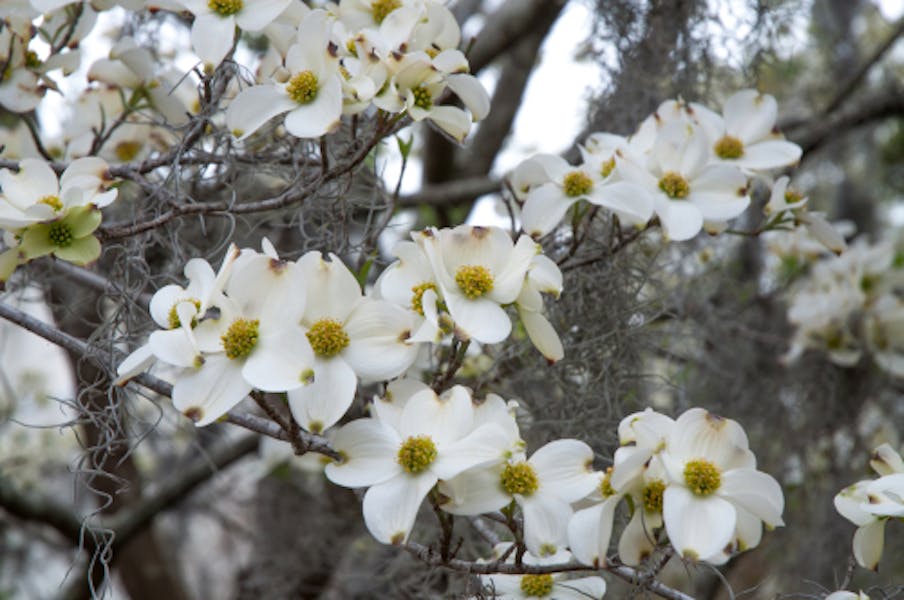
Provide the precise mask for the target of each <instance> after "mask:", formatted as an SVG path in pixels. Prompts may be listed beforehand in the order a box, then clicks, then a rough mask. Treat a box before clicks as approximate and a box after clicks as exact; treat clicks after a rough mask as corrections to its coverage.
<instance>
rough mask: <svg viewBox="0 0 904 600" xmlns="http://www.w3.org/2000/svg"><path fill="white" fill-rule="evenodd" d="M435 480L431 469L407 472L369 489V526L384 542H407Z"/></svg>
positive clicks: (366, 508) (366, 518)
mask: <svg viewBox="0 0 904 600" xmlns="http://www.w3.org/2000/svg"><path fill="white" fill-rule="evenodd" d="M435 484H436V476H435V475H433V474H432V473H430V472H429V471H427V472H424V473H421V474H420V475H415V476H411V475H408V474H407V473H403V474H402V475H399V476H398V477H394V478H392V479H390V480H389V481H385V482H383V483H380V484H377V485H375V486H373V487H372V488H370V489H369V490H367V493H366V494H364V506H363V508H364V523H365V524H366V525H367V530H368V531H370V533H371V535H373V536H374V537H375V538H377V540H378V541H380V542H382V543H384V544H403V543H405V542H406V541H407V540H408V535H409V534H410V533H411V528H412V527H413V526H414V520H415V519H416V518H417V511H418V509H419V508H420V507H421V502H423V501H424V497H425V496H426V495H427V492H429V491H430V489H431V488H432V487H433V486H434V485H435Z"/></svg>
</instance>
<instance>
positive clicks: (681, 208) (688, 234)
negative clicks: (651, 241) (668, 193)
mask: <svg viewBox="0 0 904 600" xmlns="http://www.w3.org/2000/svg"><path fill="white" fill-rule="evenodd" d="M656 214H657V215H659V221H660V222H661V223H662V229H663V232H664V233H665V235H666V237H667V238H668V239H670V240H674V241H676V242H681V241H684V240H689V239H691V238H692V237H694V236H695V235H697V234H698V233H700V230H701V229H702V228H703V215H702V214H701V213H700V209H699V208H697V207H696V206H694V205H693V204H691V203H690V202H685V201H683V200H674V201H673V200H667V199H665V200H657V201H656Z"/></svg>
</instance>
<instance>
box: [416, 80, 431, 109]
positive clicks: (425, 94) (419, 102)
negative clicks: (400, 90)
mask: <svg viewBox="0 0 904 600" xmlns="http://www.w3.org/2000/svg"><path fill="white" fill-rule="evenodd" d="M411 93H412V94H413V95H414V105H415V106H417V107H418V108H422V109H424V110H430V109H431V108H433V96H432V95H431V94H430V90H428V89H427V88H426V87H424V86H422V85H419V86H417V87H416V88H411Z"/></svg>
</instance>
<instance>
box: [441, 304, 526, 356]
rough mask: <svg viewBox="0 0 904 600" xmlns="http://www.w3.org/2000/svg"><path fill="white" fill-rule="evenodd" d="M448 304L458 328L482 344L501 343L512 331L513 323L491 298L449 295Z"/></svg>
mask: <svg viewBox="0 0 904 600" xmlns="http://www.w3.org/2000/svg"><path fill="white" fill-rule="evenodd" d="M446 304H447V306H448V307H449V313H450V314H451V315H452V319H453V320H454V321H455V325H456V327H458V328H459V329H461V330H462V331H463V332H464V333H465V335H466V336H468V337H472V338H474V339H475V340H477V341H478V342H480V343H482V344H495V343H497V342H501V341H502V340H504V339H505V338H507V337H508V336H509V333H511V331H512V321H511V319H509V316H508V315H507V314H506V312H505V310H503V308H502V307H501V306H499V305H498V304H496V303H495V302H493V301H492V300H490V299H489V298H477V299H475V300H471V299H469V298H466V297H464V296H460V295H458V294H448V295H447V296H446Z"/></svg>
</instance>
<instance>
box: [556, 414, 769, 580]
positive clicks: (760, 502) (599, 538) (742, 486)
mask: <svg viewBox="0 0 904 600" xmlns="http://www.w3.org/2000/svg"><path fill="white" fill-rule="evenodd" d="M618 433H619V439H620V441H621V444H622V446H621V447H620V448H619V449H618V450H617V451H616V453H615V456H614V462H613V465H612V467H611V468H610V469H608V470H607V471H606V472H605V473H600V474H599V475H600V477H599V485H598V486H597V489H596V490H595V492H594V494H593V496H592V497H591V505H590V506H589V507H587V508H583V509H581V510H579V511H578V512H576V513H575V514H574V516H573V517H572V518H571V520H570V522H569V525H568V542H569V545H570V547H571V551H572V553H573V554H574V555H575V557H576V558H577V559H578V560H580V561H581V562H583V563H586V564H589V565H595V566H602V565H605V564H606V556H607V555H608V549H609V542H610V539H611V535H612V526H613V518H614V515H615V510H616V508H617V507H618V505H620V504H621V503H622V501H623V500H625V501H626V504H627V506H628V508H629V512H630V514H631V519H630V521H629V523H628V525H627V526H626V527H625V529H624V530H623V532H622V534H621V537H620V539H619V543H618V556H619V560H621V562H623V563H625V564H628V565H637V564H639V563H640V562H641V561H642V560H643V559H644V558H646V557H647V556H649V555H650V554H651V553H652V551H653V550H654V549H655V547H656V545H657V543H658V541H660V540H662V539H663V533H664V535H665V536H666V537H667V539H668V541H669V543H670V544H671V546H672V547H673V548H674V549H675V551H676V552H677V553H678V554H680V555H681V556H682V557H684V558H688V559H691V560H697V561H704V562H707V563H710V564H723V563H725V562H726V561H727V560H728V559H729V558H730V557H731V556H732V555H733V554H735V553H737V552H742V551H744V550H748V549H750V548H754V547H755V546H757V545H758V544H759V542H760V539H761V536H762V531H763V526H764V525H765V526H766V527H768V528H773V527H778V526H780V525H783V522H782V511H783V509H784V496H783V495H782V490H781V487H780V486H779V484H778V482H777V481H776V480H775V479H774V478H772V477H771V476H770V475H767V474H766V473H763V472H761V471H758V470H757V469H756V459H755V457H754V455H753V453H752V452H751V450H750V448H749V446H748V442H747V436H746V434H745V433H744V430H743V429H742V428H741V426H740V425H738V423H736V422H735V421H732V420H731V419H725V418H723V417H719V416H716V415H713V414H712V413H709V412H707V411H705V410H703V409H700V408H692V409H690V410H688V411H687V412H685V413H683V414H682V415H681V416H679V417H678V419H676V420H672V419H671V418H669V417H667V416H665V415H662V414H659V413H657V412H655V411H653V410H650V409H647V410H646V411H644V412H641V413H635V414H633V415H629V416H627V417H625V418H624V419H623V420H622V421H621V423H620V424H619V427H618ZM663 530H664V531H663Z"/></svg>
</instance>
